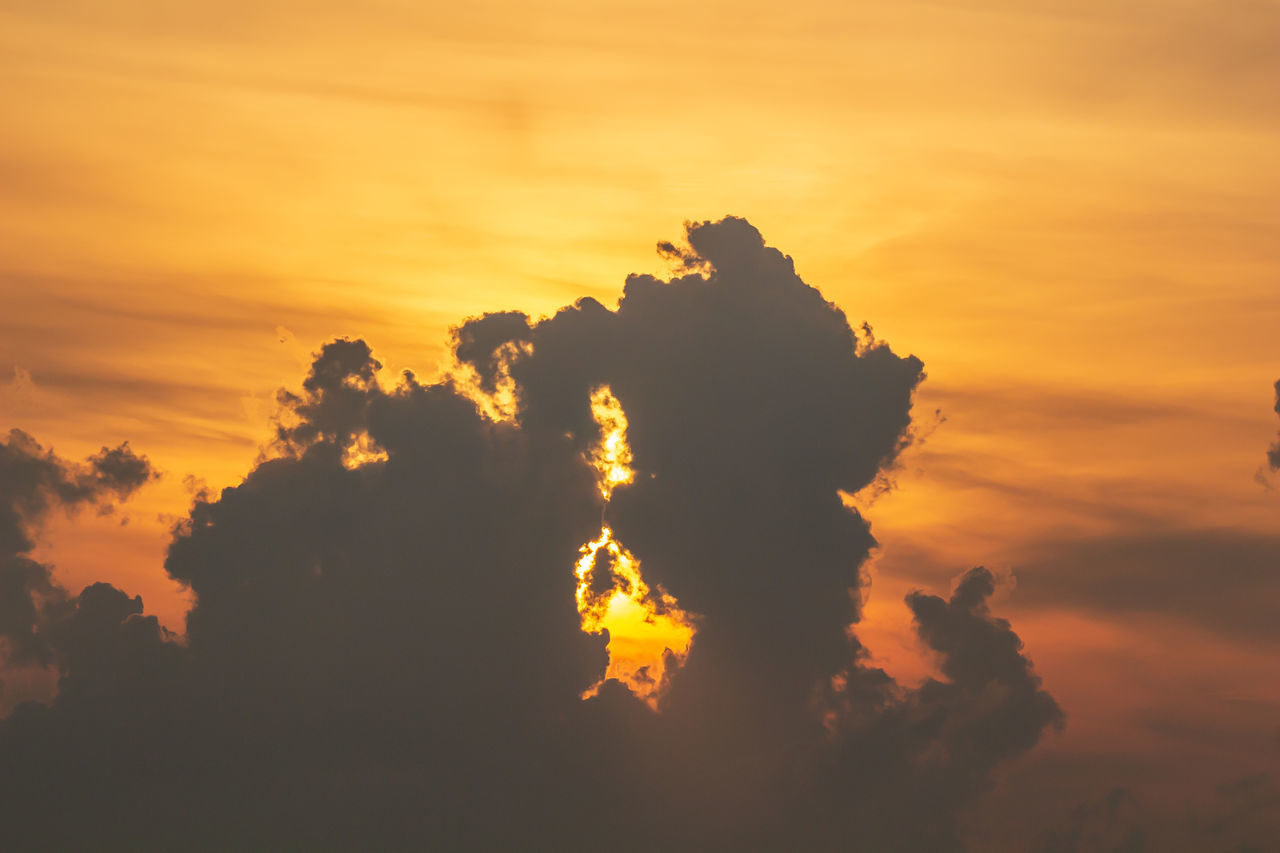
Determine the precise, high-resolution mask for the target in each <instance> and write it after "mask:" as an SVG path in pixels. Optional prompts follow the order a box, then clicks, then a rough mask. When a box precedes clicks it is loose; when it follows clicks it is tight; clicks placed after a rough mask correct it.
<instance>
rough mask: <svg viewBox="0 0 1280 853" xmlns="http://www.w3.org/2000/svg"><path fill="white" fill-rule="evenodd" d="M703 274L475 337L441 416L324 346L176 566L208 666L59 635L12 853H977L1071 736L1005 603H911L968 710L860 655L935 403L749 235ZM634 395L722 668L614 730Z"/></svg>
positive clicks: (79, 620)
mask: <svg viewBox="0 0 1280 853" xmlns="http://www.w3.org/2000/svg"><path fill="white" fill-rule="evenodd" d="M687 238H688V246H687V247H682V248H678V247H676V246H674V245H672V244H664V245H663V251H664V252H665V253H666V254H668V255H671V256H673V257H676V258H677V259H678V263H679V264H680V266H681V267H682V268H683V271H685V272H686V274H683V275H680V276H678V277H675V278H673V279H672V280H670V281H662V280H659V279H657V278H654V277H651V276H632V277H630V278H628V280H627V282H626V287H625V290H624V294H623V297H622V299H621V301H620V302H619V304H618V307H617V309H616V310H609V309H607V308H605V307H604V306H603V305H601V304H600V303H598V302H596V301H594V300H591V299H583V300H580V301H579V302H577V303H576V304H575V305H573V306H571V307H568V308H565V309H563V310H561V311H560V312H558V313H557V314H556V315H554V316H553V317H550V318H547V319H544V320H541V321H537V322H534V321H531V320H530V319H529V318H527V317H525V316H524V315H521V314H517V313H511V312H506V313H501V314H490V315H486V316H484V317H481V318H477V319H474V320H471V321H468V322H466V323H464V324H463V325H462V326H460V327H459V328H458V329H457V330H456V340H455V353H456V356H457V359H458V361H459V364H460V370H459V372H458V375H457V378H453V379H446V380H444V381H442V382H439V383H437V384H423V383H421V382H419V381H418V380H417V379H416V378H415V377H414V376H413V375H412V374H406V375H405V376H403V377H402V378H401V380H400V382H399V384H398V385H396V386H395V387H394V388H388V387H385V386H384V385H383V384H382V383H381V382H380V381H379V369H380V365H379V363H378V362H377V360H376V359H375V358H374V356H373V353H372V351H371V350H370V348H369V347H368V345H367V344H366V343H365V342H363V341H358V340H355V341H353V340H338V341H333V342H331V343H329V344H327V345H325V347H324V348H323V349H322V350H321V352H320V353H319V354H318V355H317V357H316V359H315V362H314V364H313V365H312V369H311V372H310V374H309V375H308V376H307V378H306V380H305V381H304V382H303V386H302V389H301V391H300V392H298V393H282V395H281V397H280V400H281V403H282V404H283V411H282V415H281V418H280V422H279V430H278V433H277V443H276V445H277V446H276V450H277V456H276V458H272V459H269V460H266V461H263V462H261V463H260V464H258V465H257V466H256V467H255V468H254V470H253V471H251V472H250V473H249V475H248V476H247V477H246V478H245V480H244V481H243V482H242V483H241V484H240V485H238V486H235V487H233V488H228V489H225V490H223V492H222V493H221V495H219V496H217V497H216V499H214V498H213V497H212V496H210V497H209V498H208V499H202V498H197V501H196V503H195V506H194V507H193V509H192V511H191V514H190V517H189V519H187V520H186V521H185V522H184V523H183V524H182V525H180V527H179V528H178V529H177V530H176V531H175V537H174V540H173V542H172V545H171V547H170V550H169V556H168V559H167V561H166V569H167V570H168V572H169V574H170V575H171V577H173V578H174V579H176V580H178V581H181V582H182V583H184V584H187V585H188V586H189V587H190V589H191V591H192V592H193V594H194V602H195V603H194V605H193V607H192V609H191V611H190V613H189V616H188V622H187V634H186V638H185V641H184V642H183V643H178V642H175V641H174V640H173V638H170V637H168V636H166V635H165V633H164V631H163V630H162V629H161V628H159V626H158V625H157V624H156V623H155V621H154V619H147V618H144V617H142V616H141V610H142V605H141V602H140V600H138V599H136V598H135V599H130V598H128V597H127V596H126V595H124V594H123V593H120V592H119V591H117V590H114V589H113V588H110V587H107V586H104V585H98V586H94V587H90V588H89V589H87V590H85V592H84V593H82V594H81V596H80V597H79V598H78V599H75V600H74V601H73V600H70V599H68V600H67V601H66V602H65V604H63V605H60V607H61V615H60V617H59V619H58V621H57V623H56V626H57V627H56V630H52V629H51V631H50V632H49V637H48V640H47V642H48V643H49V644H50V645H51V646H52V647H53V649H54V651H55V654H54V655H53V657H52V659H53V660H55V661H56V662H57V664H58V666H59V668H60V671H61V674H62V681H61V686H60V691H59V694H58V696H57V698H56V699H55V700H54V702H53V703H52V704H51V705H49V706H47V707H44V706H36V705H25V706H22V707H20V708H19V709H18V710H17V711H15V713H14V714H13V715H11V716H10V717H9V718H8V719H6V720H4V721H3V722H2V723H0V778H3V780H4V787H5V789H6V790H10V791H15V792H16V793H15V794H14V795H13V796H7V797H5V798H4V799H3V800H0V823H2V824H3V825H4V826H5V828H6V832H7V833H9V834H10V837H11V838H14V839H16V843H17V844H19V845H20V846H42V845H44V846H54V847H83V848H103V847H112V846H127V847H129V848H130V849H160V848H164V849H175V848H181V849H229V848H236V849H281V848H304V849H357V848H359V849H408V848H412V849H421V848H424V847H425V848H428V849H530V848H533V849H587V848H592V849H595V848H598V847H601V846H603V847H607V848H609V849H618V850H626V849H635V850H653V849H690V850H692V849H696V850H714V849H725V850H729V849H732V850H743V849H761V850H776V849H785V848H790V849H807V850H818V849H847V848H848V847H849V846H851V845H855V844H857V845H862V846H864V847H865V848H867V849H876V850H885V851H916V850H919V851H925V850H928V851H939V850H948V849H957V848H958V847H959V846H960V845H959V840H958V836H957V830H956V826H957V823H956V820H957V815H958V814H959V812H960V811H961V810H962V809H963V808H964V806H965V804H966V803H967V802H968V801H970V800H971V799H972V798H973V797H974V796H976V795H977V794H978V793H980V792H981V791H982V790H983V789H984V788H985V787H986V786H987V785H989V784H990V774H991V770H992V768H993V767H995V766H996V764H997V763H999V762H1001V761H1003V760H1006V759H1009V758H1011V757H1013V756H1016V755H1018V754H1020V753H1022V752H1024V751H1025V750H1027V749H1029V748H1030V747H1031V746H1032V745H1034V744H1035V743H1036V741H1037V739H1038V738H1039V736H1040V735H1041V733H1042V732H1043V731H1044V730H1045V729H1046V728H1049V727H1052V726H1055V725H1060V724H1061V721H1062V713H1061V711H1060V710H1059V708H1058V706H1057V705H1056V703H1055V702H1054V700H1053V699H1052V698H1051V697H1050V696H1049V695H1048V694H1047V693H1046V692H1045V691H1044V690H1043V689H1041V686H1040V681H1039V679H1038V677H1037V676H1036V675H1035V673H1034V671H1033V670H1032V667H1031V663H1030V661H1029V660H1028V659H1027V657H1026V656H1025V655H1024V654H1023V653H1022V644H1021V642H1020V640H1019V639H1018V637H1017V636H1016V634H1014V632H1013V631H1012V629H1011V627H1010V625H1009V624H1008V623H1007V622H1005V621H1004V620H1002V619H998V618H996V617H994V616H992V615H991V614H990V613H989V611H988V608H987V599H988V598H989V596H990V595H991V593H992V591H993V588H994V582H993V579H992V576H991V574H990V573H988V572H987V571H986V570H984V569H975V570H973V571H971V572H969V573H968V574H966V575H965V576H964V577H963V578H962V579H961V580H960V582H959V584H958V586H957V587H956V589H955V591H954V593H953V594H952V595H951V596H950V597H949V598H947V599H943V598H939V597H935V596H931V595H927V594H924V593H922V592H916V593H913V594H912V595H911V596H910V597H909V598H908V600H907V603H908V606H909V607H910V608H911V610H912V613H913V614H914V616H915V620H916V624H917V626H918V629H919V633H920V637H921V639H922V640H923V642H924V643H925V644H926V645H927V646H928V647H929V648H931V649H932V650H933V651H934V652H935V653H936V654H937V656H938V659H939V663H940V667H941V671H942V672H943V674H944V675H945V677H946V680H933V679H930V680H927V681H926V682H925V683H924V684H923V685H921V686H920V687H918V688H907V687H904V686H902V685H899V684H897V683H895V682H894V681H893V679H892V678H890V677H889V676H888V675H887V674H886V673H885V672H883V671H881V670H879V669H876V668H874V667H872V666H870V665H869V664H868V662H867V655H866V652H865V651H864V650H863V649H862V647H861V645H860V644H859V642H858V641H857V639H856V637H855V636H854V634H853V632H852V631H851V626H854V625H856V623H857V621H858V619H859V616H860V601H861V595H860V589H861V587H862V586H863V585H864V584H865V583H866V580H865V576H864V574H863V573H862V571H861V566H862V564H863V562H864V561H865V560H866V558H867V555H868V553H869V552H870V550H871V548H872V547H873V546H874V544H875V540H874V539H873V538H872V535H871V532H870V528H869V525H868V524H867V523H866V521H865V520H864V519H862V518H861V517H860V516H859V515H858V514H857V513H856V512H854V511H851V510H849V509H847V508H846V507H845V506H844V505H843V504H842V502H841V498H840V493H841V492H842V491H843V492H856V491H857V490H858V489H860V488H862V487H863V486H865V485H867V484H868V483H871V482H872V481H873V480H874V479H875V478H876V476H877V474H878V473H879V472H881V471H882V470H883V469H884V468H885V467H886V466H888V465H891V464H892V463H893V461H894V459H895V458H896V457H897V455H898V454H899V453H900V452H901V450H902V449H903V448H904V447H905V446H906V445H907V444H908V443H909V441H910V440H911V433H910V422H911V421H910V409H911V401H912V395H913V392H914V390H915V388H916V386H917V384H918V383H919V382H920V381H921V379H922V378H923V370H922V365H921V363H920V361H919V360H917V359H915V358H914V357H902V356H898V355H896V354H895V353H894V352H893V351H892V350H891V349H890V348H889V347H888V346H887V345H886V344H884V343H882V342H876V341H874V339H870V338H869V337H868V336H863V337H861V338H860V337H859V336H858V335H855V333H854V332H853V330H852V329H851V328H850V326H849V324H848V322H847V320H846V319H845V316H844V314H843V313H842V312H841V311H840V310H839V309H838V308H836V307H835V306H834V305H832V304H830V303H828V302H826V301H825V300H824V299H823V298H822V296H821V294H819V293H818V291H816V290H814V289H813V288H811V287H809V286H808V285H806V284H805V283H804V282H803V281H802V280H801V279H800V278H799V277H798V276H797V275H796V274H795V271H794V267H793V265H792V262H791V259H790V258H788V257H786V256H785V255H783V254H781V253H780V252H778V251H777V250H775V249H772V248H770V247H768V246H766V245H765V244H764V241H763V239H762V238H761V236H760V234H759V232H757V231H756V229H755V228H753V227H752V226H751V225H750V224H749V223H747V222H746V221H745V220H741V219H735V218H728V219H725V220H723V221H721V222H716V223H710V222H704V223H700V224H692V225H689V226H688V228H687ZM601 385H608V386H609V387H610V388H611V389H612V391H613V393H614V395H616V398H617V400H618V401H619V402H620V403H621V406H622V408H623V410H625V413H626V417H627V420H628V422H629V436H630V444H631V449H632V450H633V452H634V469H635V475H636V476H635V479H634V482H633V483H631V484H629V485H619V486H617V487H616V489H615V490H614V491H613V493H612V496H611V499H610V501H609V503H608V508H607V509H608V522H609V524H610V526H611V527H612V528H613V530H614V531H615V532H616V534H617V536H618V538H619V540H620V541H622V542H625V543H626V546H627V547H628V548H629V549H630V551H631V552H633V553H634V554H635V555H636V556H637V557H638V558H639V559H640V560H641V561H643V572H644V577H645V579H646V581H647V582H648V583H650V584H652V585H655V586H658V585H660V586H661V588H662V589H664V590H666V591H667V592H669V593H670V594H671V595H673V596H674V597H675V599H676V600H678V602H679V606H680V607H681V608H682V609H684V610H685V611H687V612H688V613H690V614H693V617H692V618H693V619H694V620H695V625H696V630H697V633H696V635H695V638H694V641H693V645H692V648H691V649H690V651H689V653H688V657H687V659H686V660H684V662H683V665H682V666H679V667H677V666H676V661H674V660H673V661H672V664H671V666H670V667H669V671H668V673H667V675H668V677H669V681H668V682H667V684H666V690H665V693H664V694H663V695H662V698H661V708H660V712H658V713H655V712H654V711H653V710H651V709H650V708H649V707H648V706H647V705H646V704H645V703H644V702H643V701H641V699H640V698H638V697H636V696H635V695H633V694H632V693H631V692H630V691H629V690H628V689H627V688H626V687H625V686H624V685H622V684H621V683H619V682H617V681H608V682H606V683H605V684H604V685H603V686H602V687H601V689H600V690H599V692H598V693H597V695H595V696H594V697H592V698H589V699H585V700H584V699H583V698H581V696H582V694H583V692H584V691H586V690H587V689H588V688H590V687H592V685H594V684H595V683H596V682H597V681H598V680H599V679H600V678H601V677H602V675H603V673H604V671H605V667H606V663H607V653H606V645H607V642H608V639H609V638H608V637H607V636H604V635H591V634H586V633H583V632H582V631H581V630H580V616H579V612H578V610H577V606H576V603H575V599H574V592H575V582H576V579H575V576H574V573H573V566H574V562H575V560H577V558H578V553H579V550H578V549H579V547H580V546H581V545H582V544H583V543H585V542H588V541H590V540H591V539H592V538H593V537H594V536H596V535H597V533H598V531H599V530H600V521H601V513H602V510H603V509H604V503H603V498H602V496H601V492H600V490H599V489H598V488H597V484H596V480H595V472H594V471H593V469H592V468H591V466H590V465H589V464H588V460H587V453H588V451H589V450H590V448H591V447H592V446H593V444H594V443H595V442H597V441H598V440H599V439H600V428H599V426H598V425H597V422H596V420H595V419H594V418H593V414H592V409H591V403H590V400H591V396H592V392H593V391H594V390H595V389H597V388H598V387H599V386H601ZM485 394H488V395H491V396H498V395H503V394H509V395H510V399H509V400H507V401H505V403H504V405H501V406H499V405H495V404H494V401H493V400H488V401H484V400H482V401H481V402H480V403H479V404H477V402H476V401H475V400H474V399H472V398H473V397H474V396H475V395H481V396H483V395H485ZM508 404H509V405H508ZM482 410H484V411H488V412H493V411H498V412H501V411H509V413H510V415H511V417H510V419H509V420H508V419H503V418H494V417H489V416H487V415H486V414H484V413H483V412H482ZM118 462H119V460H114V459H113V460H109V461H108V460H104V462H103V464H102V465H99V466H98V469H99V470H103V471H106V470H113V471H114V470H116V469H117V468H118V467H122V466H120V465H118ZM67 814H74V815H75V819H74V820H67V819H65V816H66V815H67Z"/></svg>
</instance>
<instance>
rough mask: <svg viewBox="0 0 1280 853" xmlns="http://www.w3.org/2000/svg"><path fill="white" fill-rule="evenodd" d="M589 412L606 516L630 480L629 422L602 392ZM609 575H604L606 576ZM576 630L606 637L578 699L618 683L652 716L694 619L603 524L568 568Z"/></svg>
mask: <svg viewBox="0 0 1280 853" xmlns="http://www.w3.org/2000/svg"><path fill="white" fill-rule="evenodd" d="M591 413H592V415H593V416H594V418H595V420H596V423H597V424H598V425H599V427H600V440H599V441H598V442H596V443H595V444H594V445H593V446H592V447H591V449H590V451H589V452H588V460H589V461H590V463H591V466H592V467H593V468H594V469H595V471H596V481H597V483H599V486H600V493H601V494H602V495H603V496H604V499H605V502H606V506H605V508H606V510H607V509H608V500H609V498H610V496H611V495H612V494H613V490H614V488H615V487H617V486H619V485H622V484H624V483H630V482H631V481H632V480H634V479H635V472H634V471H633V470H632V469H631V461H632V459H631V446H630V444H628V442H627V416H626V413H625V412H623V410H622V404H621V403H619V402H618V398H617V397H615V396H613V392H612V391H611V390H610V389H609V387H608V386H604V385H602V386H600V387H599V388H597V389H595V391H593V392H592V394H591ZM606 573H607V574H606ZM574 574H575V576H576V577H577V579H578V586H577V590H576V593H575V596H576V599H577V603H578V613H579V614H580V615H581V617H582V630H584V631H586V632H588V633H592V634H596V633H599V632H601V631H608V632H609V667H608V670H607V671H606V672H605V674H604V678H602V679H601V680H600V681H599V682H598V683H596V684H595V685H593V686H592V687H591V688H590V689H589V690H587V692H586V693H585V694H583V697H584V698H586V697H588V696H594V695H595V694H596V692H597V691H598V690H599V689H600V686H601V684H603V683H604V681H605V680H606V679H610V678H616V679H617V680H618V681H621V682H622V683H623V684H625V685H626V686H627V687H628V688H630V689H631V692H633V693H635V694H636V695H637V696H639V697H641V698H642V699H644V700H645V701H646V702H648V703H649V706H650V707H652V708H654V709H655V710H656V709H657V707H658V702H659V699H660V698H661V692H662V688H663V686H664V682H663V676H664V675H665V674H666V670H667V667H668V666H669V665H672V664H674V665H676V666H679V664H680V663H681V662H682V661H683V660H684V658H685V656H686V655H688V653H689V647H690V646H691V645H692V643H693V635H694V631H695V628H694V621H695V620H694V617H692V616H691V615H690V614H688V613H685V612H684V611H682V610H681V609H680V608H679V606H678V604H677V603H676V600H675V599H674V598H672V597H671V596H670V595H668V594H667V593H666V591H664V590H662V589H661V588H659V589H657V590H656V591H655V590H652V589H650V588H649V586H648V584H646V583H645V582H644V578H643V577H641V575H640V561H639V560H637V559H636V557H635V555H634V554H632V553H631V552H630V551H628V550H627V549H626V548H625V547H624V546H623V545H622V544H621V543H620V542H618V541H617V540H616V539H615V538H614V536H613V531H612V530H611V529H610V528H609V526H608V524H604V525H602V526H601V528H600V536H599V537H598V538H596V539H594V540H593V541H591V542H588V543H586V544H585V545H583V546H582V557H581V559H579V560H578V563H577V565H576V567H575V569H574Z"/></svg>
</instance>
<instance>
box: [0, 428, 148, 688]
mask: <svg viewBox="0 0 1280 853" xmlns="http://www.w3.org/2000/svg"><path fill="white" fill-rule="evenodd" d="M154 476H156V474H155V472H154V471H153V470H152V468H151V465H150V463H148V461H147V458H146V457H145V456H137V455H135V454H134V452H133V451H132V450H131V449H130V448H129V444H128V442H125V443H124V444H122V445H120V446H119V447H115V448H106V447H104V448H102V450H101V452H99V453H97V454H95V455H93V456H90V457H89V458H88V459H86V460H85V461H84V463H82V464H74V463H70V462H67V461H65V460H63V459H60V458H59V457H58V456H56V455H55V454H54V453H53V451H51V450H45V449H44V448H42V447H41V446H40V445H39V444H38V443H37V442H36V440H35V439H34V438H32V437H31V436H29V435H27V434H26V433H25V432H22V431H21V430H16V429H15V430H12V431H11V432H10V433H9V436H8V439H7V440H5V441H3V442H0V662H7V663H9V664H14V665H22V664H28V663H39V664H47V663H50V662H51V661H52V655H53V648H52V647H51V645H50V638H49V636H48V633H47V632H48V630H49V627H50V626H49V625H48V624H45V622H46V620H47V618H48V617H49V616H50V614H52V613H54V612H55V611H56V610H58V608H59V607H62V606H66V605H68V602H69V599H70V596H69V595H68V593H67V591H66V590H65V589H63V588H62V587H61V586H60V585H59V584H58V583H57V582H56V581H55V580H54V578H53V575H52V574H51V572H50V567H49V566H47V565H45V564H43V563H40V562H37V561H36V560H33V559H32V558H31V557H30V552H31V550H32V549H33V548H34V547H35V538H34V537H35V533H36V531H37V530H38V529H39V527H40V525H41V524H42V523H43V521H44V520H45V518H46V517H47V516H48V515H49V513H51V512H53V511H55V510H58V509H64V510H68V511H73V510H76V509H78V508H80V507H83V506H89V505H91V506H96V507H97V508H98V511H99V512H110V511H112V509H113V504H112V503H111V502H112V501H113V500H122V499H124V498H126V497H128V496H129V495H130V494H131V493H132V492H134V491H135V490H136V489H138V488H139V487H140V486H142V485H143V484H144V483H145V482H147V480H149V479H151V478H152V477H154Z"/></svg>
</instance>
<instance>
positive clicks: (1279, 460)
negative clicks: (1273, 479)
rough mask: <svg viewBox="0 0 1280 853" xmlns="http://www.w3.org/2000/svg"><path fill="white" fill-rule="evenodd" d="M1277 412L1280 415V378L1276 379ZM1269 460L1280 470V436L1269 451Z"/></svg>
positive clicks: (1273, 469)
mask: <svg viewBox="0 0 1280 853" xmlns="http://www.w3.org/2000/svg"><path fill="white" fill-rule="evenodd" d="M1276 414H1277V415H1280V380H1277V381H1276ZM1267 462H1269V463H1270V464H1271V470H1272V471H1280V438H1277V439H1276V442H1275V444H1273V445H1271V449H1270V450H1268V451H1267Z"/></svg>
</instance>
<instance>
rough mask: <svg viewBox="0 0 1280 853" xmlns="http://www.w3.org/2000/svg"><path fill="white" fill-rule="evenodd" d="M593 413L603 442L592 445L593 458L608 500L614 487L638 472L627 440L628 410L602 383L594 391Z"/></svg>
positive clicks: (593, 464)
mask: <svg viewBox="0 0 1280 853" xmlns="http://www.w3.org/2000/svg"><path fill="white" fill-rule="evenodd" d="M591 416H592V417H593V418H595V421H596V423H597V424H599V425H600V443H599V444H597V445H596V446H595V447H593V448H592V449H591V454H590V459H591V464H592V466H594V467H595V469H596V476H597V479H598V480H599V481H600V494H602V495H604V499H605V500H606V501H607V500H609V497H610V496H611V495H612V494H613V490H614V488H616V487H617V486H621V485H622V484H624V483H630V482H631V481H632V480H634V479H635V476H636V475H635V472H634V471H632V470H631V446H630V445H629V444H628V443H627V413H626V412H624V411H622V404H621V403H619V402H618V398H617V397H615V396H613V391H612V390H610V388H609V386H608V385H601V386H600V387H599V388H597V389H596V390H595V391H593V392H591Z"/></svg>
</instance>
